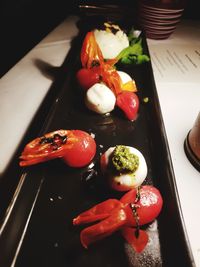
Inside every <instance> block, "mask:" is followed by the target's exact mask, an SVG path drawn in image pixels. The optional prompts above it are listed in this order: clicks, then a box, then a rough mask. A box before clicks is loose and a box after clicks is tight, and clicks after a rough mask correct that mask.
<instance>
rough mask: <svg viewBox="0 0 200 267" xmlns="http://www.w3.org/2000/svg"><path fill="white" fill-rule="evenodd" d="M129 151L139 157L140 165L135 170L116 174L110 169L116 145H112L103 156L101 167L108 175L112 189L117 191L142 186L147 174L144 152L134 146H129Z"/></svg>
mask: <svg viewBox="0 0 200 267" xmlns="http://www.w3.org/2000/svg"><path fill="white" fill-rule="evenodd" d="M127 147H128V148H129V151H130V152H131V153H133V154H134V155H136V156H138V158H139V166H138V168H137V170H136V171H135V172H132V173H119V174H116V173H114V172H112V171H110V170H109V168H108V164H109V161H110V156H111V154H112V152H113V151H114V149H115V147H110V148H109V149H108V150H107V151H106V152H105V153H104V154H103V155H102V157H101V169H102V172H103V173H104V174H106V175H107V176H108V179H109V183H110V186H111V188H112V189H114V190H117V191H128V190H131V189H133V188H137V187H138V186H140V185H141V184H142V183H143V181H144V180H145V178H146V176H147V164H146V160H145V158H144V156H143V155H142V153H141V152H140V151H139V150H137V149H136V148H134V147H130V146H127Z"/></svg>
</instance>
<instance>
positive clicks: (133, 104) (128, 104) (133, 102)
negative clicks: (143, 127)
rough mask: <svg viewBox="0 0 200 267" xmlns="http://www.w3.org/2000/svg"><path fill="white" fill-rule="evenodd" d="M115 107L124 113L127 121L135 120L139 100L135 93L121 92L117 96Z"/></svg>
mask: <svg viewBox="0 0 200 267" xmlns="http://www.w3.org/2000/svg"><path fill="white" fill-rule="evenodd" d="M116 105H117V106H118V107H119V108H120V109H121V110H122V111H123V112H124V114H125V116H126V117H127V118H128V119H129V120H131V121H132V120H135V119H136V116H137V113H138V109H139V99H138V96H137V95H136V94H135V93H133V92H129V91H123V92H122V93H121V94H119V95H118V96H117V101H116Z"/></svg>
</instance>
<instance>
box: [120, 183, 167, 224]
mask: <svg viewBox="0 0 200 267" xmlns="http://www.w3.org/2000/svg"><path fill="white" fill-rule="evenodd" d="M136 193H137V191H136V190H131V191H129V192H128V193H126V194H125V195H124V196H123V197H122V198H121V199H120V201H121V202H122V203H124V204H127V203H132V202H133V199H135V198H136ZM137 205H138V209H137V214H138V217H139V223H140V225H144V224H147V223H150V222H152V221H153V220H154V219H155V218H156V217H157V216H158V215H159V213H160V211H161V209H162V205H163V199H162V196H161V194H160V192H159V190H158V189H157V188H155V187H153V186H150V185H144V186H142V187H141V189H140V199H139V201H138V202H137ZM127 207H128V208H129V206H127ZM127 212H130V216H128V217H129V218H130V219H131V218H132V217H133V216H132V210H131V209H130V208H129V211H128V210H127ZM131 216H132V217H131ZM130 224H132V225H133V226H134V225H135V220H132V219H131V220H130Z"/></svg>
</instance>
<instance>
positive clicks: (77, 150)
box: [63, 130, 96, 167]
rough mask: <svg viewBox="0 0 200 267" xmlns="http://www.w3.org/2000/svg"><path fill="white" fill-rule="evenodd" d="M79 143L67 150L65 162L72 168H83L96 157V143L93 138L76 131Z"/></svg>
mask: <svg viewBox="0 0 200 267" xmlns="http://www.w3.org/2000/svg"><path fill="white" fill-rule="evenodd" d="M74 134H75V136H76V138H78V142H74V143H73V145H72V146H71V147H70V148H69V149H68V150H66V153H65V155H64V156H63V160H64V161H65V162H66V163H67V165H68V166H71V167H83V166H85V165H87V164H88V163H89V162H90V161H91V160H92V159H93V157H94V156H95V153H96V143H95V141H94V139H93V138H92V136H91V135H90V134H88V133H86V132H83V131H80V130H74Z"/></svg>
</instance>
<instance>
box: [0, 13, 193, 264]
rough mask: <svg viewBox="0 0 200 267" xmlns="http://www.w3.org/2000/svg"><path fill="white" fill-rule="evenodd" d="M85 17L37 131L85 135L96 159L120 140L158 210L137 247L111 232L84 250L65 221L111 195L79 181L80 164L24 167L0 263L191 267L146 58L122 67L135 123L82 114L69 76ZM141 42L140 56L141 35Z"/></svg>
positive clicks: (2, 235)
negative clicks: (141, 167)
mask: <svg viewBox="0 0 200 267" xmlns="http://www.w3.org/2000/svg"><path fill="white" fill-rule="evenodd" d="M91 20H92V19H91V18H90V19H89V18H88V19H87V20H85V19H82V20H81V21H80V23H79V25H81V33H80V35H79V36H78V38H76V39H75V40H74V44H73V45H72V49H73V48H74V47H76V49H75V50H73V53H72V55H73V56H71V57H70V60H69V58H67V59H66V62H67V64H66V62H65V63H64V65H63V66H64V68H63V69H62V72H63V73H64V77H65V78H64V82H63V83H62V84H60V88H59V90H60V93H59V95H58V97H57V98H56V99H55V100H54V103H53V105H52V107H51V110H50V111H49V114H48V116H47V118H46V120H45V123H44V125H43V127H42V129H41V131H40V133H38V134H39V135H42V134H43V133H47V132H50V131H54V130H57V129H81V130H85V131H87V132H89V133H92V134H94V135H95V140H96V143H97V155H96V157H95V161H96V162H98V160H99V156H100V153H102V152H104V151H105V150H106V149H107V148H109V147H111V146H115V145H117V144H124V145H130V146H133V147H136V148H138V149H139V150H140V151H141V152H142V153H143V155H144V157H145V158H146V160H147V165H148V176H147V179H146V180H145V182H144V183H146V184H154V185H155V186H156V187H157V188H159V190H160V191H161V194H162V196H163V199H164V206H163V209H162V212H161V214H160V216H159V218H158V220H156V221H155V222H153V223H152V224H151V225H150V226H149V227H148V232H149V236H150V242H149V243H148V245H147V247H146V248H145V250H144V252H142V253H140V254H137V253H135V252H134V251H133V250H132V249H131V248H130V247H129V245H128V244H127V243H126V242H125V241H124V240H123V239H122V237H121V236H120V235H119V234H118V233H115V234H113V235H112V236H111V237H108V238H106V239H104V240H102V241H99V242H97V243H96V244H93V245H92V246H91V247H90V248H89V249H88V250H86V249H84V248H83V247H82V246H81V244H80V239H79V234H80V231H81V229H82V227H73V226H72V219H73V218H74V217H75V216H76V215H77V214H79V213H80V212H81V211H84V210H86V209H88V208H89V207H91V206H93V205H95V204H97V203H98V202H100V201H102V200H105V199H108V198H111V197H119V195H118V194H116V193H115V192H110V191H109V190H107V189H105V188H102V187H101V183H100V184H98V183H97V182H96V181H92V182H90V183H86V182H85V179H84V174H85V172H86V171H87V167H86V168H80V169H73V168H69V167H67V166H66V165H65V164H64V163H63V162H62V161H61V160H54V161H51V162H48V163H44V164H41V165H37V166H32V167H29V168H27V169H24V172H23V174H22V176H21V178H20V182H19V185H18V187H17V190H16V193H15V196H14V198H13V201H12V202H11V203H10V207H9V209H8V213H7V214H6V216H5V218H4V221H3V224H2V225H1V229H0V231H1V232H0V251H1V253H0V266H4V267H8V266H11V264H13V265H12V266H15V267H24V266H28V267H32V266H34V267H35V266H37V267H51V266H52V267H53V266H54V267H55V266H56V267H64V266H65V267H67V266H69V267H86V266H87V267H94V266H95V267H100V266H101V267H102V266H107V267H108V266H109V267H121V266H123V267H128V266H136V267H139V266H145V267H147V266H151V267H152V266H182V267H184V266H187V267H189V266H192V264H193V259H192V256H191V251H190V247H189V243H188V240H187V233H186V231H185V228H184V221H183V218H182V214H181V209H180V203H179V199H178V194H177V189H176V183H175V179H174V174H173V169H172V164H171V159H170V154H169V149H168V144H167V139H166V135H165V129H164V125H163V121H162V115H161V110H160V106H159V100H158V96H157V91H156V87H155V83H154V78H153V73H152V67H151V62H148V63H145V64H142V65H138V66H131V67H126V68H125V67H122V69H123V70H125V71H126V72H128V73H129V74H130V75H131V76H132V77H133V78H134V79H135V81H136V84H137V87H138V95H139V98H140V109H139V115H138V117H137V119H136V121H134V122H131V121H128V120H127V119H125V118H124V116H123V114H121V113H120V112H118V111H114V112H112V113H111V115H110V116H101V115H98V114H95V113H92V112H90V111H88V110H87V109H86V107H85V105H84V101H83V95H82V94H81V92H80V88H78V86H77V83H76V80H75V73H76V71H77V69H78V68H79V67H80V59H79V55H80V48H81V44H82V40H83V37H84V35H85V33H86V32H87V31H88V30H89V29H90V28H91V25H93V26H94V24H93V23H91ZM97 21H98V20H97V18H95V22H97ZM98 23H99V22H98ZM143 40H144V44H143V45H144V49H145V53H147V54H148V53H149V52H148V48H147V44H146V41H145V38H143ZM145 97H148V99H149V101H148V102H147V103H144V102H143V99H144V98H145ZM16 160H17V159H16ZM98 179H99V178H98Z"/></svg>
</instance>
